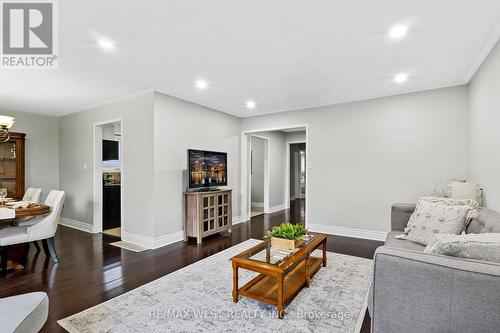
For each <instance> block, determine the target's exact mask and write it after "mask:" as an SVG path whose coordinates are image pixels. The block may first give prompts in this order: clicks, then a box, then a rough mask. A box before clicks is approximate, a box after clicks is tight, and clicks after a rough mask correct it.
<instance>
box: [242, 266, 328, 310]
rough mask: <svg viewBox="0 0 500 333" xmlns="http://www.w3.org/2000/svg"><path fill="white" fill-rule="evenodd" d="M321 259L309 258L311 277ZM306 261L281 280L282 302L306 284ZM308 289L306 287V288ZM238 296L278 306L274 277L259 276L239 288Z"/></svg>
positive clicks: (276, 283)
mask: <svg viewBox="0 0 500 333" xmlns="http://www.w3.org/2000/svg"><path fill="white" fill-rule="evenodd" d="M322 263H323V259H322V258H316V257H312V256H310V257H309V272H310V273H309V274H310V276H312V275H313V274H315V273H316V272H317V271H318V270H319V269H320V267H321V265H322ZM305 265H306V260H302V261H301V262H300V263H299V264H297V266H295V267H294V268H293V269H292V270H291V271H290V272H288V274H286V275H285V277H284V279H283V302H284V303H288V302H289V301H290V300H291V299H292V298H293V296H295V294H297V293H298V292H299V291H300V290H301V289H302V287H304V285H306V282H307V275H306V269H305ZM307 287H308V286H307ZM238 294H239V295H241V296H245V297H248V298H252V299H255V300H257V301H259V302H262V303H267V304H271V305H275V306H277V305H278V281H277V279H276V278H275V277H273V276H269V275H266V274H259V275H258V276H256V277H255V278H253V279H252V280H250V281H249V282H248V283H247V284H245V285H244V286H243V287H241V288H239V290H238Z"/></svg>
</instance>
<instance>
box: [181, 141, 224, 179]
mask: <svg viewBox="0 0 500 333" xmlns="http://www.w3.org/2000/svg"><path fill="white" fill-rule="evenodd" d="M188 171H189V188H201V187H211V186H226V185H227V153H219V152H215V151H206V150H195V149H189V150H188Z"/></svg>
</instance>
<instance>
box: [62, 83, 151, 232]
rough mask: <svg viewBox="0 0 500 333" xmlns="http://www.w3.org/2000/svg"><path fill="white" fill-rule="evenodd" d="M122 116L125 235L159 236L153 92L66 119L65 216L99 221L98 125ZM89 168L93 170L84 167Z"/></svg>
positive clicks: (124, 99) (83, 221)
mask: <svg viewBox="0 0 500 333" xmlns="http://www.w3.org/2000/svg"><path fill="white" fill-rule="evenodd" d="M117 118H121V119H122V120H123V123H122V126H123V127H122V135H123V136H122V140H123V147H122V153H123V156H122V162H123V164H122V166H123V170H122V177H121V180H122V195H123V197H122V212H123V214H122V238H123V239H126V238H127V236H126V233H128V234H132V235H139V236H143V237H153V229H154V218H153V216H154V215H153V200H152V198H153V148H154V141H153V139H154V137H153V130H154V127H153V93H152V92H148V93H141V94H138V95H134V96H131V97H127V98H123V99H120V100H117V101H115V102H112V103H109V104H105V105H101V106H97V107H94V108H91V109H88V110H84V111H80V112H77V113H72V114H69V115H66V116H63V117H61V118H60V143H61V144H60V157H61V159H60V160H61V161H60V186H61V189H62V190H64V191H66V200H65V205H64V209H63V212H62V217H64V218H67V219H70V220H74V221H77V222H82V223H86V224H92V223H93V165H94V164H93V145H94V138H93V127H94V124H95V123H99V122H104V121H108V120H115V119H117ZM84 165H86V166H87V169H85V168H84Z"/></svg>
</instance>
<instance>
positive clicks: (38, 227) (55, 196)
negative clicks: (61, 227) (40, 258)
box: [0, 190, 65, 273]
mask: <svg viewBox="0 0 500 333" xmlns="http://www.w3.org/2000/svg"><path fill="white" fill-rule="evenodd" d="M64 194H65V193H64V191H56V190H52V191H50V192H49V195H47V199H45V204H46V205H47V206H50V207H51V211H50V213H48V214H47V215H45V216H37V217H35V218H34V219H35V220H38V221H37V222H36V223H35V224H33V225H29V226H15V227H7V228H4V229H1V230H0V253H1V256H2V265H1V266H2V273H5V272H6V271H7V248H8V246H9V245H15V244H24V243H28V244H29V243H30V242H35V241H39V240H41V241H42V245H43V250H44V252H45V255H46V256H50V257H51V258H52V260H53V261H54V262H56V263H58V262H59V257H58V256H57V252H56V248H55V245H54V235H55V234H56V231H57V225H58V223H59V218H60V216H61V210H62V207H63V204H64Z"/></svg>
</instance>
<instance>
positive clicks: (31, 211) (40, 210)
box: [0, 203, 51, 269]
mask: <svg viewBox="0 0 500 333" xmlns="http://www.w3.org/2000/svg"><path fill="white" fill-rule="evenodd" d="M0 208H10V209H14V210H15V214H16V215H15V218H14V219H0V228H1V225H2V222H6V223H7V224H10V225H12V226H15V225H17V222H18V221H19V220H16V219H20V218H23V217H31V216H39V215H45V214H48V213H50V210H51V208H50V206H47V205H44V204H39V203H33V204H31V205H29V206H28V207H26V208H22V207H19V208H12V205H7V204H5V203H0ZM3 225H4V226H5V224H3ZM35 246H36V247H37V249H38V250H39V248H38V244H35ZM16 247H17V248H18V249H19V251H14V253H16V252H19V253H23V254H22V255H18V256H17V257H18V258H20V257H25V256H26V253H27V252H26V245H25V246H24V250H23V246H22V245H18V246H16V245H14V250H15V248H16ZM9 259H10V258H9ZM19 261H22V260H15V259H13V260H8V261H7V269H18V268H19V269H21V268H23V265H21V264H20V263H19Z"/></svg>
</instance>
